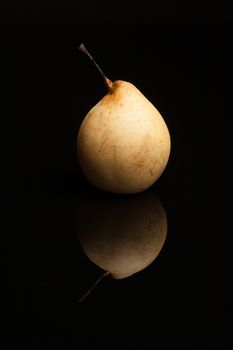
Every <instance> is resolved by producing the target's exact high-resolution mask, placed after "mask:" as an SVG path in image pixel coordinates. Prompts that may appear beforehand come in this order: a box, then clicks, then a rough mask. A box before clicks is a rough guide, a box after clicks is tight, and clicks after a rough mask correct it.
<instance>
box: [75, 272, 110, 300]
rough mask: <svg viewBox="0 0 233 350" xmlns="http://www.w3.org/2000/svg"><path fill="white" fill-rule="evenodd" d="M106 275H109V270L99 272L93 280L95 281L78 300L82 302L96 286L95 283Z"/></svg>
mask: <svg viewBox="0 0 233 350" xmlns="http://www.w3.org/2000/svg"><path fill="white" fill-rule="evenodd" d="M108 275H110V272H108V271H104V273H102V274H101V276H100V277H99V278H98V279H97V280H96V281H95V283H94V284H93V285H92V286H91V287H90V288H89V289H88V291H87V292H86V293H85V294H84V295H83V296H82V297H81V298H80V299H79V300H78V301H79V302H80V303H82V302H83V301H84V300H85V299H86V297H87V296H88V295H89V294H90V293H91V292H92V290H93V289H94V288H95V287H96V286H97V284H99V283H100V281H101V280H102V279H103V278H104V277H106V276H108Z"/></svg>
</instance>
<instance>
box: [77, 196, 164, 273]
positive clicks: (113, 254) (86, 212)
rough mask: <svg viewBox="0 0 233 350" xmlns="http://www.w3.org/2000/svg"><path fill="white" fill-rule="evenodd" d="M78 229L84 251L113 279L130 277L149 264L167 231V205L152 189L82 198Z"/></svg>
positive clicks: (157, 251)
mask: <svg viewBox="0 0 233 350" xmlns="http://www.w3.org/2000/svg"><path fill="white" fill-rule="evenodd" d="M77 233H78V236H79V239H80V243H81V246H82V249H83V251H84V252H85V254H86V255H87V256H88V258H89V259H90V260H91V261H92V262H93V263H94V264H96V265H97V266H99V267H100V268H101V269H102V270H104V271H105V273H104V275H103V276H106V275H107V274H109V275H111V277H112V278H114V279H122V278H126V277H129V276H131V275H133V274H135V273H137V272H139V271H141V270H143V269H145V268H146V267H147V266H148V265H150V264H151V263H152V262H153V261H154V260H155V259H156V257H157V256H158V255H159V253H160V251H161V249H162V247H163V245H164V242H165V239H166V235H167V217H166V212H165V209H164V207H163V206H162V204H161V202H160V201H159V199H158V198H157V197H156V196H155V194H154V193H153V192H150V191H149V192H148V191H146V192H144V193H140V194H137V195H134V196H130V197H128V196H126V197H120V198H109V197H105V198H103V197H102V198H100V199H99V198H89V199H83V200H81V202H80V207H79V210H78V215H77Z"/></svg>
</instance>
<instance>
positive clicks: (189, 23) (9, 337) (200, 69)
mask: <svg viewBox="0 0 233 350" xmlns="http://www.w3.org/2000/svg"><path fill="white" fill-rule="evenodd" d="M0 20H1V32H0V36H1V38H0V39H1V68H0V70H1V88H2V92H1V121H0V124H1V128H0V132H1V143H2V146H1V183H0V186H1V212H2V220H1V226H2V228H1V240H2V243H1V248H2V252H1V256H2V266H3V275H2V282H3V298H2V309H3V310H4V312H2V317H3V323H4V325H5V326H4V328H3V335H4V337H2V339H4V341H6V343H11V342H15V341H16V342H17V344H25V343H29V344H33V345H37V344H42V345H45V344H48V345H49V346H51V347H52V346H53V345H55V346H56V345H61V346H63V345H65V344H67V343H73V344H82V343H93V344H98V343H99V344H104V343H107V344H112V345H114V344H132V345H134V344H138V343H139V344H142V345H143V344H144V345H145V347H148V346H149V345H148V344H152V345H153V346H154V347H157V346H158V347H159V348H160V345H163V347H165V348H171V346H172V347H173V348H174V347H176V346H182V345H185V346H186V348H192V347H195V346H197V345H201V344H202V345H205V346H212V345H217V347H218V348H221V349H223V348H225V347H226V348H227V347H228V346H229V344H230V342H231V328H230V322H229V321H230V319H231V289H230V284H231V274H230V271H231V269H230V262H231V257H230V252H231V244H232V238H231V233H230V231H231V230H230V225H229V226H228V225H227V218H228V216H227V214H226V209H227V205H226V204H225V198H224V195H225V194H226V193H228V190H229V187H228V186H227V187H226V186H225V185H226V180H225V175H226V173H227V171H226V164H227V163H229V156H228V155H227V151H226V150H227V148H229V145H228V142H227V140H228V137H227V135H228V131H229V130H230V127H231V120H230V109H228V108H227V102H228V101H229V90H230V89H229V88H230V87H231V81H230V78H229V76H230V65H229V63H230V62H231V53H230V50H229V48H230V46H231V39H232V37H231V33H232V24H231V16H230V11H229V9H227V8H225V9H223V7H220V6H219V5H218V6H216V7H215V6H214V5H213V4H212V6H211V7H209V6H208V5H207V4H206V5H202V7H201V6H200V7H199V8H196V7H193V6H191V4H189V8H188V9H184V8H183V7H182V6H181V5H180V6H178V4H176V5H175V4H167V3H164V5H162V4H160V5H158V4H156V3H155V4H154V5H153V6H152V4H151V5H150V4H148V3H147V4H146V3H145V2H143V4H141V5H139V4H137V3H135V4H133V3H131V4H130V3H128V2H123V3H120V2H113V3H112V2H111V3H110V2H107V1H103V2H101V4H97V2H96V3H90V2H87V3H86V5H85V4H84V3H82V2H80V3H79V4H76V5H70V6H68V5H66V6H65V5H64V4H58V3H57V4H56V6H52V5H51V6H50V7H49V5H48V4H47V5H46V6H42V5H39V2H38V3H36V2H34V3H33V5H28V6H27V5H26V4H25V5H24V6H23V5H20V6H19V5H18V6H17V5H14V4H13V3H11V4H9V2H6V5H5V6H4V4H3V5H2V8H1V14H0ZM81 42H84V43H85V44H86V46H87V47H88V48H89V50H90V51H91V52H92V54H93V55H94V56H95V57H96V59H97V61H98V62H99V64H100V65H101V67H102V68H103V70H104V71H105V72H106V74H107V75H108V77H109V78H110V79H112V80H115V79H122V80H126V81H130V82H132V83H133V84H135V85H136V86H137V87H138V88H139V89H140V90H141V91H142V92H143V93H144V94H145V95H146V97H147V98H148V99H150V100H151V101H152V103H153V104H154V105H155V106H156V107H157V108H158V110H159V111H160V112H161V114H162V115H163V117H164V119H165V121H166V123H167V125H168V127H169V130H170V133H171V139H172V152H171V157H170V161H169V164H168V166H167V168H166V170H165V172H164V174H163V176H162V177H161V178H160V179H159V181H158V182H157V183H156V184H155V185H154V186H153V188H152V190H153V191H154V192H155V193H156V194H157V196H158V197H159V198H160V200H161V201H162V203H163V205H164V207H165V209H166V212H167V217H168V225H169V231H168V237H167V240H166V243H165V246H164V249H163V250H162V252H161V254H160V255H159V257H158V258H157V259H156V261H155V262H154V263H152V264H151V265H150V266H149V267H148V268H147V269H145V270H143V271H141V272H140V273H138V274H136V275H134V276H131V277H130V278H128V279H123V280H119V281H116V280H113V279H110V278H109V279H108V278H106V279H105V280H104V281H102V282H101V284H100V285H99V286H98V287H97V288H96V290H95V291H94V292H93V293H92V294H91V295H90V296H89V297H88V298H87V299H86V301H85V302H84V303H83V304H79V303H78V301H77V300H78V298H79V297H80V296H81V295H82V294H83V293H84V292H85V291H86V289H87V288H88V287H89V286H90V285H91V284H92V283H93V281H94V280H95V279H96V278H98V276H99V275H100V270H99V268H98V267H97V266H95V265H94V264H92V263H91V262H90V261H89V260H88V258H87V257H86V256H85V254H84V253H83V251H82V249H81V246H80V243H79V240H78V236H77V231H76V218H77V215H78V208H79V205H80V201H81V200H82V199H83V198H85V197H86V196H93V195H97V194H98V196H101V193H98V191H96V190H95V189H93V188H92V187H91V186H90V185H89V184H88V182H87V181H86V179H85V177H84V176H83V174H82V172H81V171H80V169H79V164H78V160H77V157H76V137H77V132H78V128H79V126H80V123H81V121H82V120H83V118H84V116H85V114H86V113H87V112H88V110H89V109H90V108H91V107H92V106H93V105H94V104H95V103H96V102H97V101H98V100H99V99H100V98H101V97H102V96H103V95H104V94H105V93H106V88H105V86H104V85H103V83H102V81H101V79H100V77H99V75H98V72H97V71H96V70H95V68H94V66H92V65H91V63H90V62H88V60H87V58H86V57H84V55H82V54H81V53H80V52H78V50H77V47H78V45H79V44H80V43H81ZM223 178H224V180H223ZM114 198H115V197H114V196H112V199H113V200H114ZM90 220H91V218H90Z"/></svg>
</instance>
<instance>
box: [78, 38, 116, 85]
mask: <svg viewBox="0 0 233 350" xmlns="http://www.w3.org/2000/svg"><path fill="white" fill-rule="evenodd" d="M79 50H80V51H82V52H83V53H85V55H87V57H88V58H89V59H90V60H91V61H92V62H93V63H94V65H95V66H96V68H97V69H98V71H99V73H100V74H101V76H102V78H103V79H104V83H105V85H106V86H107V88H108V89H109V91H112V81H111V80H110V79H108V78H107V77H106V75H105V74H104V72H103V71H102V69H101V68H100V66H99V65H98V64H97V62H96V61H95V60H94V58H93V57H92V55H91V54H90V52H89V51H87V49H86V47H85V46H84V44H80V45H79Z"/></svg>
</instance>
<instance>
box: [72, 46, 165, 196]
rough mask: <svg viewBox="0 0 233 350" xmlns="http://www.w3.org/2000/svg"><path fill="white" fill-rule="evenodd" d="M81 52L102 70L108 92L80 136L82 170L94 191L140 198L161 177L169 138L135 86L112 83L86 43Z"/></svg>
mask: <svg viewBox="0 0 233 350" xmlns="http://www.w3.org/2000/svg"><path fill="white" fill-rule="evenodd" d="M80 50H81V51H83V52H84V53H86V54H87V56H89V58H90V59H91V60H92V61H93V62H94V64H95V65H96V67H97V68H98V70H99V71H100V73H101V75H102V77H103V79H104V82H105V84H106V85H107V87H108V93H107V94H106V95H105V96H104V97H103V98H102V99H101V100H100V101H99V102H98V103H97V104H96V105H95V106H94V107H93V108H92V109H91V110H90V111H89V112H88V113H87V115H86V117H85V118H84V120H83V121H82V124H81V126H80V129H79V132H78V137H77V151H78V158H79V163H80V166H81V168H82V170H83V172H84V174H85V175H86V177H87V178H88V180H89V182H90V183H91V184H92V185H94V186H95V187H97V188H99V189H102V190H104V191H109V192H115V193H138V192H142V191H144V190H146V189H147V188H149V187H150V186H151V185H152V184H153V183H154V182H155V181H157V180H158V178H159V177H160V175H161V174H162V173H163V171H164V169H165V167H166V165H167V162H168V159H169V154H170V144H171V142H170V135H169V131H168V128H167V126H166V123H165V121H164V119H163V118H162V116H161V115H160V113H159V112H158V110H157V109H156V108H155V107H154V106H153V104H152V103H151V102H150V101H148V100H147V99H146V97H145V96H144V95H143V94H142V93H141V92H140V91H139V90H138V89H137V88H136V87H135V86H134V85H133V84H131V83H129V82H126V81H123V80H117V81H115V82H111V81H110V80H109V79H108V78H107V77H106V76H105V75H104V73H103V71H102V70H101V69H100V68H99V66H98V65H97V63H96V62H95V61H94V59H93V57H92V56H91V55H90V53H89V52H88V51H87V50H86V48H85V46H84V45H83V44H81V45H80Z"/></svg>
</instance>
